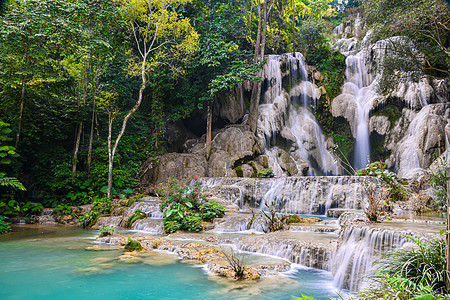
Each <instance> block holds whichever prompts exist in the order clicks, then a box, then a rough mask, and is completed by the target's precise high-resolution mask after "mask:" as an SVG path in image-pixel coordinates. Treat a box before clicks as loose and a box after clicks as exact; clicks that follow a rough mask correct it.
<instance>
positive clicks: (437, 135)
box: [394, 104, 447, 178]
mask: <svg viewBox="0 0 450 300" xmlns="http://www.w3.org/2000/svg"><path fill="white" fill-rule="evenodd" d="M445 108H446V107H445V105H444V104H432V105H427V106H425V107H424V108H422V109H421V110H420V112H419V113H417V115H416V116H415V117H414V119H413V120H412V121H411V123H410V124H409V126H408V129H407V132H406V134H405V136H404V137H403V138H402V139H401V140H400V142H399V143H398V144H397V146H396V149H395V151H394V155H395V159H396V165H397V168H398V174H399V176H400V177H404V178H413V177H417V176H416V174H417V173H418V172H419V171H418V169H425V168H427V167H428V166H429V165H430V164H431V163H432V161H433V160H434V155H435V153H438V152H439V151H440V149H443V148H444V147H445V145H443V141H445V125H446V121H447V120H446V118H445ZM419 173H420V172H419Z"/></svg>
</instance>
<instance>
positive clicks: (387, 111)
mask: <svg viewBox="0 0 450 300" xmlns="http://www.w3.org/2000/svg"><path fill="white" fill-rule="evenodd" d="M373 115H374V116H386V117H388V119H389V122H390V123H391V127H394V125H395V122H396V121H397V120H398V119H400V117H401V116H402V109H401V108H400V107H398V106H396V105H392V104H388V105H386V106H384V107H382V108H381V109H379V110H378V111H377V112H375V113H374V114H373Z"/></svg>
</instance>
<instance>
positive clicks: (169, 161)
mask: <svg viewBox="0 0 450 300" xmlns="http://www.w3.org/2000/svg"><path fill="white" fill-rule="evenodd" d="M159 160H160V161H159V164H158V165H157V166H154V167H152V168H148V169H147V171H145V172H143V175H142V176H141V181H140V183H141V185H143V186H152V185H155V186H157V187H159V186H161V185H164V184H165V183H167V182H168V181H169V179H171V178H175V179H179V180H185V179H192V178H195V177H201V176H206V170H207V162H206V158H205V156H204V155H199V154H193V153H192V154H191V153H168V154H164V155H162V156H160V157H159ZM150 164H151V162H150V161H147V162H145V163H144V165H143V166H145V165H150Z"/></svg>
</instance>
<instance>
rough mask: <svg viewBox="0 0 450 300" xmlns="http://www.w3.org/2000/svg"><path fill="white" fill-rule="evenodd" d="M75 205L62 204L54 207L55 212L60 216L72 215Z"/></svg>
mask: <svg viewBox="0 0 450 300" xmlns="http://www.w3.org/2000/svg"><path fill="white" fill-rule="evenodd" d="M72 208H73V206H70V205H67V204H60V205H58V206H57V207H55V208H54V209H53V213H54V214H55V215H58V216H64V215H70V214H71V213H72Z"/></svg>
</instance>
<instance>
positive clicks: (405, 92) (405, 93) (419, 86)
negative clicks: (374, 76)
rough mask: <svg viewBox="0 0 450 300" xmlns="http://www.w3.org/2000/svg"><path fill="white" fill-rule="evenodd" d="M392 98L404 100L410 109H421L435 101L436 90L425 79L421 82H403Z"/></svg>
mask: <svg viewBox="0 0 450 300" xmlns="http://www.w3.org/2000/svg"><path fill="white" fill-rule="evenodd" d="M392 96H394V97H397V98H399V99H402V100H404V101H405V102H406V103H408V105H409V107H411V108H414V109H421V108H422V107H424V106H426V105H428V104H429V103H431V102H432V101H433V96H434V90H433V87H432V86H431V85H430V84H429V83H428V81H427V80H426V79H425V78H422V79H421V80H420V81H419V82H402V83H400V84H399V85H398V86H397V88H396V89H395V90H394V91H393V92H392Z"/></svg>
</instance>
